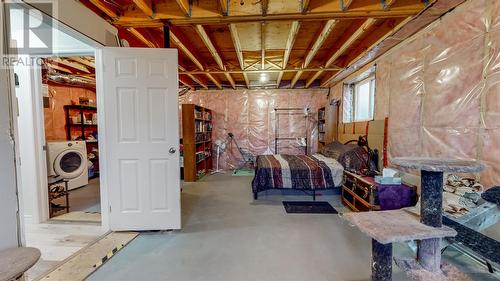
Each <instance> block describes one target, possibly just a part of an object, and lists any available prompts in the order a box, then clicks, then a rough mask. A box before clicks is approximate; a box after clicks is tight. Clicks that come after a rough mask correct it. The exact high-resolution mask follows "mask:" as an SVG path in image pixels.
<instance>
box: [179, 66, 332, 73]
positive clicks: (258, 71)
mask: <svg viewBox="0 0 500 281" xmlns="http://www.w3.org/2000/svg"><path fill="white" fill-rule="evenodd" d="M321 70H323V71H338V70H342V68H339V67H329V68H321V67H315V68H298V69H293V68H292V69H281V70H280V69H266V70H260V69H258V70H237V69H233V70H225V71H222V70H210V71H208V70H205V71H201V70H193V71H183V72H180V74H187V73H190V74H205V73H208V72H210V73H212V74H224V73H239V74H245V73H246V74H255V73H280V72H297V71H303V72H316V71H321Z"/></svg>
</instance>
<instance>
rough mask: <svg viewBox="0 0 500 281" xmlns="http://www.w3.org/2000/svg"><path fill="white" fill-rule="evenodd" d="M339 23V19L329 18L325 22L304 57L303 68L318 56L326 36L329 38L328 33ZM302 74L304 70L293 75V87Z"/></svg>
mask: <svg viewBox="0 0 500 281" xmlns="http://www.w3.org/2000/svg"><path fill="white" fill-rule="evenodd" d="M336 23H337V20H329V21H327V22H326V23H325V25H324V26H323V29H322V30H321V33H320V34H319V36H318V38H317V39H316V41H315V42H314V44H313V45H312V47H311V49H310V50H309V52H308V53H307V55H306V58H305V59H304V62H303V63H302V68H307V67H308V66H309V64H310V63H311V61H312V60H313V58H314V57H315V56H316V53H317V52H318V50H319V49H320V48H321V46H322V45H323V43H324V42H325V40H326V38H328V35H330V32H331V31H332V30H333V28H334V27H335V24H336ZM301 75H302V71H298V72H297V73H296V74H295V76H294V77H293V79H292V81H291V82H290V87H291V88H293V87H295V84H296V83H297V81H298V80H299V79H300V76H301Z"/></svg>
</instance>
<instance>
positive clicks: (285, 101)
mask: <svg viewBox="0 0 500 281" xmlns="http://www.w3.org/2000/svg"><path fill="white" fill-rule="evenodd" d="M327 93H328V90H208V91H192V92H188V93H187V94H185V95H183V96H181V97H180V98H179V102H180V104H184V103H193V104H197V105H200V106H203V107H206V108H209V109H211V110H212V111H213V113H214V132H213V138H214V140H218V139H226V138H227V134H228V133H233V134H234V136H235V139H236V141H237V142H238V144H239V145H240V146H241V147H242V148H245V149H248V150H249V151H251V152H252V153H253V154H254V155H260V154H269V153H274V152H275V151H274V138H275V114H274V109H275V108H285V107H300V108H305V107H309V108H310V110H311V112H312V113H313V114H312V118H310V119H309V122H308V128H306V123H305V122H304V117H303V116H284V117H280V122H279V134H280V136H285V137H294V138H295V137H302V136H304V133H305V132H306V129H307V136H308V138H309V143H310V146H309V147H310V152H316V151H317V145H318V133H317V120H316V119H317V112H318V109H319V108H320V107H323V106H325V104H326V102H327ZM279 153H282V154H285V153H288V154H299V153H303V150H302V149H300V148H298V147H297V145H296V141H295V140H293V141H288V142H287V141H282V142H280V150H279ZM240 163H241V156H240V154H239V152H238V150H237V148H236V146H235V145H234V144H232V145H230V146H228V148H227V150H226V151H225V152H224V153H223V154H222V156H221V162H220V165H221V166H222V168H224V169H229V168H234V167H237V166H239V164H240Z"/></svg>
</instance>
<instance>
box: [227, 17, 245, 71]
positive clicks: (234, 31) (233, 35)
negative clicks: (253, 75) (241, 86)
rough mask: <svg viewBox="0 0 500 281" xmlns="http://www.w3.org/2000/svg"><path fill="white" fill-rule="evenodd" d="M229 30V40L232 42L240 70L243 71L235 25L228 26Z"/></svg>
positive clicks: (238, 37) (243, 62) (243, 61)
mask: <svg viewBox="0 0 500 281" xmlns="http://www.w3.org/2000/svg"><path fill="white" fill-rule="evenodd" d="M229 30H230V32H231V39H232V40H233V45H234V49H235V51H236V56H237V57H238V62H239V63H240V68H241V69H242V70H243V69H245V59H244V58H243V50H242V49H241V43H240V36H239V35H238V29H237V28H236V25H235V24H230V25H229Z"/></svg>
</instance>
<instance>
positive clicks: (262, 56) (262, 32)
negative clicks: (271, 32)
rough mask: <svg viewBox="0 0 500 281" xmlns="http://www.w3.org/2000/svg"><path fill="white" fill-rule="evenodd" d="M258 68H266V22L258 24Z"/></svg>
mask: <svg viewBox="0 0 500 281" xmlns="http://www.w3.org/2000/svg"><path fill="white" fill-rule="evenodd" d="M260 52H261V53H260V60H261V64H260V69H266V24H265V23H264V22H263V23H261V24H260Z"/></svg>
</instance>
